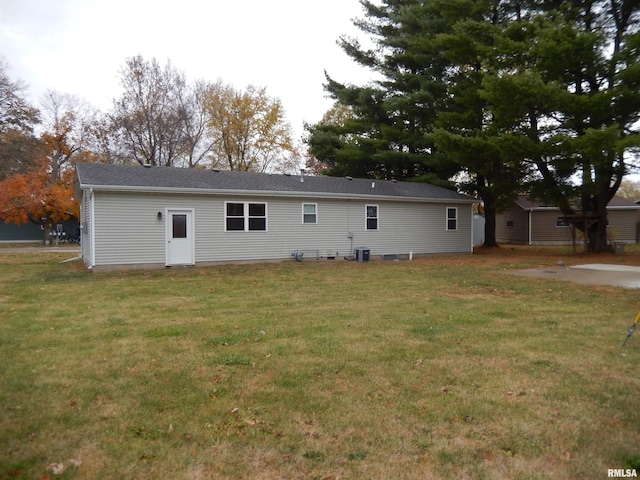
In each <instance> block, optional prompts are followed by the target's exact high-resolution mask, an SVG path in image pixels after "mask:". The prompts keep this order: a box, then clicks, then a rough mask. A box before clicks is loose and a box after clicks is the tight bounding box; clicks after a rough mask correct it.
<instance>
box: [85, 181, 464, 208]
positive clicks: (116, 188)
mask: <svg viewBox="0 0 640 480" xmlns="http://www.w3.org/2000/svg"><path fill="white" fill-rule="evenodd" d="M80 188H81V189H82V190H89V189H93V190H94V191H104V192H138V193H168V194H172V195H189V194H198V195H233V196H252V197H257V196H260V197H280V198H282V197H305V198H318V197H320V198H336V199H358V200H385V199H386V200H394V201H405V202H431V203H460V204H467V203H468V204H472V203H475V202H476V200H475V199H473V198H438V197H409V196H401V195H382V194H361V193H330V192H301V191H269V190H236V189H203V188H166V187H140V186H126V185H89V184H84V185H82V184H81V185H80Z"/></svg>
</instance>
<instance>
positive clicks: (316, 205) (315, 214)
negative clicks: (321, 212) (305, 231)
mask: <svg viewBox="0 0 640 480" xmlns="http://www.w3.org/2000/svg"><path fill="white" fill-rule="evenodd" d="M306 205H313V207H314V209H315V212H314V213H313V215H314V216H315V219H316V220H315V222H305V221H304V216H305V213H304V207H305V206H306ZM307 215H311V214H310V213H307ZM302 224H303V225H317V224H318V204H317V203H310V202H304V203H303V204H302Z"/></svg>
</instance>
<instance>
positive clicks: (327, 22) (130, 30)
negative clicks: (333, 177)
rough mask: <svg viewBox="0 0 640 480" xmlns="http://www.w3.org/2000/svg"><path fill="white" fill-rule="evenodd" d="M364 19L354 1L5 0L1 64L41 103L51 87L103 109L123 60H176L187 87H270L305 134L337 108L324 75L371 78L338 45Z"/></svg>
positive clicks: (0, 2) (0, 18) (1, 1)
mask: <svg viewBox="0 0 640 480" xmlns="http://www.w3.org/2000/svg"><path fill="white" fill-rule="evenodd" d="M361 16H362V7H361V6H360V4H359V2H358V0H322V1H311V0H308V1H305V0H297V1H296V0H270V1H269V0H225V1H221V0H173V1H170V0H0V57H4V60H5V61H6V62H7V64H8V73H9V76H10V78H11V79H12V80H14V81H15V80H22V81H24V82H25V83H26V84H27V86H28V91H27V93H28V95H29V98H30V99H31V101H32V102H33V103H34V104H35V105H36V106H38V103H39V99H40V97H41V96H42V94H43V93H44V92H45V91H46V90H48V89H52V90H57V91H59V92H61V93H69V94H73V95H77V96H78V97H80V98H82V99H84V100H86V101H87V102H89V103H91V104H93V105H95V106H96V107H98V108H100V109H101V110H108V109H109V108H110V107H111V105H112V100H113V99H115V98H119V97H120V95H121V87H120V84H119V72H120V70H121V68H122V67H123V65H124V64H125V61H126V59H127V58H129V57H133V56H135V55H142V56H143V57H144V58H145V60H151V59H152V58H156V59H157V60H158V61H159V62H160V64H161V65H164V64H165V63H166V62H167V61H168V60H170V61H171V62H172V64H173V66H174V67H175V68H176V69H178V70H180V71H183V72H184V73H185V75H186V76H187V79H188V80H189V81H194V80H196V79H203V80H208V81H212V82H214V81H216V80H217V79H221V80H223V81H224V82H226V83H229V84H231V85H233V86H234V87H235V88H238V89H245V88H246V86H247V85H249V84H253V85H256V86H259V87H266V89H267V94H268V95H269V96H271V97H278V98H280V100H281V101H282V104H283V106H284V108H285V110H286V112H287V118H288V120H289V122H290V123H291V125H292V127H293V129H294V132H295V134H296V137H299V136H300V135H301V134H302V131H303V129H302V123H303V121H307V122H310V123H314V122H317V121H318V120H320V119H321V117H322V115H323V114H324V112H326V111H327V110H328V109H329V108H330V107H331V105H332V102H331V101H330V100H328V99H326V98H325V93H324V90H323V87H322V85H323V83H324V81H325V78H324V71H325V70H327V72H328V73H329V74H330V75H331V77H332V78H334V79H335V80H338V81H340V82H345V83H355V84H364V83H366V82H367V80H368V78H370V72H368V71H366V70H363V69H361V68H359V67H358V66H357V65H356V64H355V63H354V62H352V61H351V60H350V59H349V58H348V57H347V55H346V54H345V53H344V52H343V51H342V50H341V49H340V48H339V47H338V46H337V45H336V40H338V37H339V36H340V35H343V34H346V35H352V36H354V35H359V32H358V30H357V29H356V28H355V27H354V26H353V24H352V21H351V20H352V19H353V18H356V17H361Z"/></svg>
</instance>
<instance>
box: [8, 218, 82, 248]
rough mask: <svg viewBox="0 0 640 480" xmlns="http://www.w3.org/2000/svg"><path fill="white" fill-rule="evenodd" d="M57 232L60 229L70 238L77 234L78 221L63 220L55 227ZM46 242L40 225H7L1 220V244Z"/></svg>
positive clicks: (72, 219)
mask: <svg viewBox="0 0 640 480" xmlns="http://www.w3.org/2000/svg"><path fill="white" fill-rule="evenodd" d="M53 228H54V230H55V232H57V231H58V229H60V230H62V231H63V232H65V233H66V234H67V235H69V236H74V237H75V235H76V234H77V230H78V220H76V219H75V218H73V217H72V218H70V219H69V220H62V221H60V222H58V223H57V224H55V225H54V226H53ZM42 241H44V230H43V228H42V227H41V226H40V225H36V224H35V223H31V222H27V223H22V224H20V225H16V224H15V223H13V222H11V223H5V222H4V220H3V219H1V218H0V243H21V242H24V243H30V242H42Z"/></svg>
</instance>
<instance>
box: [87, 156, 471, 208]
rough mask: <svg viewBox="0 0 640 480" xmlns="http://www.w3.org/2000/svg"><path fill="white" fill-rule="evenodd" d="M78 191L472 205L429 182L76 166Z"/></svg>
mask: <svg viewBox="0 0 640 480" xmlns="http://www.w3.org/2000/svg"><path fill="white" fill-rule="evenodd" d="M76 181H77V183H78V186H79V187H80V188H93V189H96V190H129V191H140V192H171V193H205V194H207V193H229V194H232V193H234V194H254V195H256V194H261V195H278V196H291V195H296V196H323V197H340V198H362V197H372V198H376V197H383V198H385V197H386V198H398V199H400V198H405V199H415V200H433V201H454V202H465V203H467V202H473V201H475V199H473V198H471V197H468V196H465V195H461V194H459V193H457V192H454V191H452V190H448V189H446V188H442V187H438V186H435V185H431V184H428V183H419V182H395V181H387V180H371V179H362V178H353V179H350V178H349V177H315V176H304V181H301V176H300V175H279V174H278V175H276V174H267V173H250V172H237V171H233V172H232V171H214V170H201V169H187V168H173V167H143V166H137V165H136V166H131V165H106V164H100V163H78V164H76Z"/></svg>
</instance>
